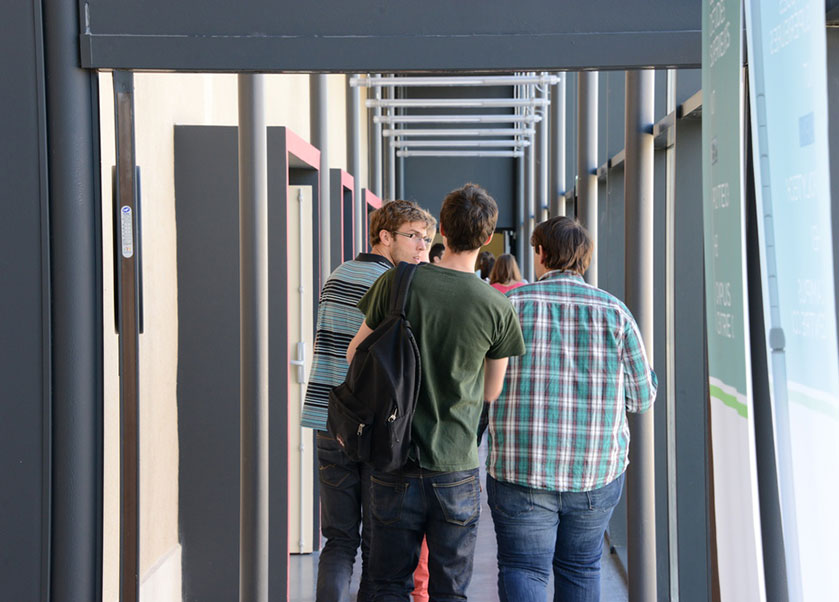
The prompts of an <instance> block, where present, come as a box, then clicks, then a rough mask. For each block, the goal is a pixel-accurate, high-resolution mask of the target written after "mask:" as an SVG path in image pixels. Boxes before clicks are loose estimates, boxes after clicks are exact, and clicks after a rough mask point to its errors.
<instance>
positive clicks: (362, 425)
mask: <svg viewBox="0 0 839 602" xmlns="http://www.w3.org/2000/svg"><path fill="white" fill-rule="evenodd" d="M363 430H364V423H363V422H361V423H359V425H358V431H356V433H355V434H356V435H357V436H358V437H361V433H362V431H363Z"/></svg>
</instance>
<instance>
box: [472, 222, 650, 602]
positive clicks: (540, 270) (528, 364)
mask: <svg viewBox="0 0 839 602" xmlns="http://www.w3.org/2000/svg"><path fill="white" fill-rule="evenodd" d="M530 244H531V245H532V246H533V247H534V252H535V257H534V261H535V273H536V276H537V282H535V283H533V284H530V285H527V286H523V287H520V288H516V289H513V290H511V291H510V292H509V293H507V296H508V298H509V299H510V301H511V302H512V304H513V307H514V308H515V309H516V312H517V313H518V315H519V319H520V321H521V327H522V333H523V335H524V340H525V345H526V347H527V353H526V354H525V355H523V356H521V357H513V358H511V359H510V364H509V368H508V370H507V373H506V376H505V379H504V389H503V391H502V393H501V396H500V397H499V398H498V400H497V401H495V402H493V403H492V404H490V408H489V454H488V457H487V495H488V499H489V506H490V509H491V511H492V518H493V522H494V523H495V534H496V538H497V541H498V593H499V597H500V599H501V601H502V602H506V601H508V600H509V601H515V602H522V601H528V600H540V601H544V600H545V599H546V596H547V591H546V590H547V583H548V579H549V577H550V571H551V567H553V572H554V600H575V601H589V600H599V599H600V557H601V555H602V545H603V535H604V533H605V530H606V526H607V525H608V523H609V519H610V518H611V516H612V511H613V510H614V508H615V505H616V504H617V503H618V500H619V499H620V496H621V490H622V488H623V481H624V472H625V470H626V467H627V465H628V464H629V457H628V451H629V426H628V424H627V419H626V413H627V412H644V411H646V410H649V409H650V408H651V407H652V404H653V401H654V400H655V394H656V387H657V385H658V379H657V378H656V375H655V373H654V372H653V370H652V369H651V368H650V365H649V362H648V361H647V355H646V352H645V349H644V343H643V341H642V340H641V334H640V332H639V330H638V325H637V324H636V323H635V320H634V318H633V317H632V314H631V313H630V312H629V310H628V309H627V308H626V306H625V305H624V304H623V303H621V302H620V301H619V300H618V299H616V298H615V297H614V296H612V295H610V294H609V293H607V292H605V291H603V290H600V289H598V288H597V287H595V286H592V285H590V284H586V282H585V281H584V280H583V277H582V274H583V273H585V271H586V269H587V268H588V265H589V263H590V261H591V255H592V251H593V246H592V243H591V239H590V238H589V236H588V233H587V232H586V231H585V229H584V228H583V227H582V226H581V225H580V224H579V222H577V221H575V220H572V219H569V218H567V217H555V218H553V219H550V220H548V221H546V222H542V223H541V224H539V225H538V226H537V227H536V228H535V230H534V232H533V236H532V237H531V240H530Z"/></svg>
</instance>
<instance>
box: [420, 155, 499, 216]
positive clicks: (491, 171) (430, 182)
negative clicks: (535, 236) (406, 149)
mask: <svg viewBox="0 0 839 602" xmlns="http://www.w3.org/2000/svg"><path fill="white" fill-rule="evenodd" d="M466 182H473V183H475V184H479V185H480V186H482V187H483V188H485V189H486V191H487V192H489V194H490V195H492V198H494V199H495V201H496V202H497V203H498V211H499V213H498V225H497V228H513V227H514V224H515V217H516V213H515V200H516V188H515V186H516V173H515V164H514V160H513V159H505V158H498V157H408V158H406V159H405V198H406V199H408V200H410V201H416V202H417V203H419V205H420V206H421V207H423V208H424V209H427V210H428V211H430V212H431V214H432V215H433V216H434V217H436V218H437V219H438V220H439V219H440V207H441V206H442V204H443V198H444V197H445V196H446V195H447V194H448V193H449V192H451V191H452V190H454V189H455V188H460V187H461V186H463V185H464V184H465V183H466Z"/></svg>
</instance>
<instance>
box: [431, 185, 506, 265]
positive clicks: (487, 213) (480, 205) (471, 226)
mask: <svg viewBox="0 0 839 602" xmlns="http://www.w3.org/2000/svg"><path fill="white" fill-rule="evenodd" d="M497 221H498V205H497V204H496V203H495V199H493V198H492V197H491V196H489V193H488V192H487V191H486V190H484V189H483V188H481V187H480V186H478V185H476V184H471V183H470V184H466V185H465V186H463V187H462V188H458V189H457V190H452V191H451V192H450V193H449V194H448V195H446V198H445V199H443V207H442V209H440V229H441V231H442V233H443V236H445V237H446V243H447V246H448V248H449V249H451V250H452V251H454V252H455V253H462V252H464V251H474V250H475V249H480V248H481V247H482V246H483V244H484V243H485V242H486V241H487V239H489V237H490V236H492V233H493V232H494V231H495V223H496V222H497Z"/></svg>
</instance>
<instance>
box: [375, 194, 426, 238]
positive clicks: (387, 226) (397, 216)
mask: <svg viewBox="0 0 839 602" xmlns="http://www.w3.org/2000/svg"><path fill="white" fill-rule="evenodd" d="M429 218H430V219H432V220H433V219H434V217H433V216H432V215H431V214H430V213H428V211H426V210H425V209H423V208H421V207H420V206H419V205H417V204H416V203H415V202H413V201H403V200H395V201H388V202H387V203H384V204H383V205H382V206H381V207H379V208H378V209H376V210H375V211H374V212H373V213H371V214H370V246H371V247H375V246H376V245H377V244H379V242H380V240H379V232H381V231H382V230H386V231H387V232H395V231H396V230H398V229H399V228H401V227H402V224H405V223H409V222H425V223H426V228H428V227H430V225H431V224H430V223H429V221H428V220H429Z"/></svg>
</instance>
